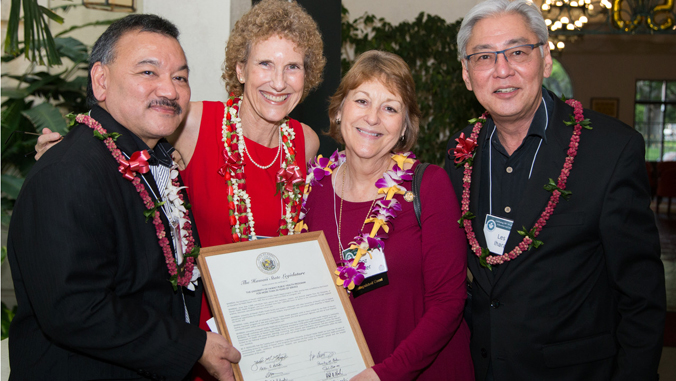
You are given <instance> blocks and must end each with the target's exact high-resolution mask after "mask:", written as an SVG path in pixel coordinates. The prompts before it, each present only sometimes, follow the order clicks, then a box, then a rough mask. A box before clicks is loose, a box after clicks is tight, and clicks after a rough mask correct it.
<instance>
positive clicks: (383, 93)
mask: <svg viewBox="0 0 676 381" xmlns="http://www.w3.org/2000/svg"><path fill="white" fill-rule="evenodd" d="M337 117H338V119H341V124H340V132H341V135H342V137H343V141H344V142H345V151H346V153H347V155H348V158H349V157H350V156H351V155H355V156H356V157H358V158H360V159H365V160H389V157H390V156H389V155H390V152H391V151H392V149H393V148H394V146H395V145H396V144H397V140H399V139H400V138H401V137H402V136H403V135H404V130H405V118H406V110H405V109H404V102H403V101H402V98H401V96H399V95H396V94H393V93H391V92H390V90H389V89H388V88H387V87H386V86H385V84H384V83H382V82H380V81H377V80H372V81H369V82H364V83H362V84H361V85H359V86H358V87H357V88H356V89H353V90H350V91H349V92H348V93H347V96H346V97H345V99H344V100H343V106H342V108H341V110H340V111H339V112H338V115H337Z"/></svg>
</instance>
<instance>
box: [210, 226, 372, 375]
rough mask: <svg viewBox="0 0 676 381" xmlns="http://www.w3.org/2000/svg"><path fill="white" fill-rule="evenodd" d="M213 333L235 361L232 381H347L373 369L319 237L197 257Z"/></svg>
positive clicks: (295, 237) (241, 245)
mask: <svg viewBox="0 0 676 381" xmlns="http://www.w3.org/2000/svg"><path fill="white" fill-rule="evenodd" d="M198 260H199V266H200V270H201V272H202V276H203V279H204V282H205V289H206V292H207V297H208V299H209V304H210V305H211V308H212V311H213V313H214V317H215V319H216V323H217V326H218V330H219V332H220V333H221V334H222V335H223V336H225V337H226V338H227V339H228V340H229V341H230V342H231V343H232V345H233V346H234V347H235V348H237V349H238V350H239V351H240V352H241V353H242V359H241V361H240V362H239V364H236V365H234V366H233V370H234V372H235V378H236V379H237V380H246V381H255V380H260V381H264V380H283V379H287V380H291V379H293V380H319V379H321V380H335V381H339V380H349V379H350V378H351V377H353V376H355V375H356V374H358V373H359V372H361V371H362V370H364V369H366V368H368V367H370V366H372V365H373V360H372V358H371V354H370V352H369V350H368V347H367V346H366V342H365V341H364V336H363V334H362V331H361V329H360V327H359V323H358V322H357V319H356V317H355V315H354V310H353V309H352V305H351V304H350V301H349V299H348V296H347V294H346V293H345V292H344V291H343V290H342V288H340V287H338V286H336V284H335V281H334V275H333V270H334V269H335V266H336V264H335V262H334V260H333V257H332V256H331V251H330V249H329V247H328V244H327V243H326V239H325V238H324V233H322V232H313V233H305V234H296V235H293V236H286V237H278V238H270V239H265V240H257V241H251V242H241V243H235V244H228V245H222V246H216V247H210V248H205V249H202V251H201V252H200V256H199V259H198Z"/></svg>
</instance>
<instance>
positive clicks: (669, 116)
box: [634, 80, 676, 161]
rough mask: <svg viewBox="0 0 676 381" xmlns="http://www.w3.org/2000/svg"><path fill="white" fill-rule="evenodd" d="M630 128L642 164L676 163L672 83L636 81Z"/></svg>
mask: <svg viewBox="0 0 676 381" xmlns="http://www.w3.org/2000/svg"><path fill="white" fill-rule="evenodd" d="M634 128H636V130H637V131H639V132H640V133H641V134H643V139H645V148H646V149H645V151H646V152H645V154H646V157H645V159H646V161H676V81H646V80H640V81H636V102H635V104H634Z"/></svg>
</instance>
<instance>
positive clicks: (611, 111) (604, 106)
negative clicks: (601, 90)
mask: <svg viewBox="0 0 676 381" xmlns="http://www.w3.org/2000/svg"><path fill="white" fill-rule="evenodd" d="M619 104H620V98H592V99H591V109H592V110H594V111H598V112H600V113H601V114H606V115H609V116H612V117H613V118H617V115H618V109H619Z"/></svg>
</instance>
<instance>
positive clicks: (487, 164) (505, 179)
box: [477, 89, 554, 253]
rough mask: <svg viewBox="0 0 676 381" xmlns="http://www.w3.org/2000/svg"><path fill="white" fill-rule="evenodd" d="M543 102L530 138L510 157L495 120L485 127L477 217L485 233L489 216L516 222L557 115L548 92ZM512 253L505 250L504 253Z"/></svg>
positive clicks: (544, 94) (538, 110) (528, 136)
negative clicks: (554, 113)
mask: <svg viewBox="0 0 676 381" xmlns="http://www.w3.org/2000/svg"><path fill="white" fill-rule="evenodd" d="M542 99H543V102H541V103H540V107H538V109H537V111H536V112H535V116H534V117H533V121H532V122H531V125H530V128H529V129H528V134H527V135H526V137H525V138H524V139H523V141H522V142H521V145H520V146H519V148H517V149H516V150H515V151H514V152H513V153H512V155H511V156H510V155H509V154H507V151H506V150H505V148H504V147H503V145H502V143H500V139H498V133H497V131H496V130H495V128H496V127H495V123H494V122H493V120H492V119H488V120H487V121H486V123H485V125H484V128H486V132H487V133H486V138H485V139H484V141H482V142H479V144H482V150H481V152H482V153H481V154H482V157H481V163H482V164H481V182H480V184H481V185H480V189H479V200H480V201H479V215H478V216H477V218H478V219H479V222H480V226H481V227H482V229H483V224H484V221H485V220H486V214H489V213H490V214H492V215H494V216H498V217H502V218H506V219H508V220H512V221H514V216H515V215H516V207H517V206H518V205H519V202H520V201H521V195H522V194H523V191H524V189H525V188H526V184H527V182H528V180H529V178H530V172H531V169H532V167H533V164H534V163H535V160H537V152H538V150H539V148H540V145H541V144H545V143H546V142H547V136H546V131H547V125H548V123H549V119H550V118H551V117H552V113H553V111H554V101H553V99H552V98H551V96H550V95H549V92H547V90H545V89H543V90H542ZM489 175H492V176H489ZM491 201H492V202H491ZM512 228H513V229H512V232H511V234H518V233H517V232H516V231H517V230H520V229H521V226H513V227H512ZM512 249H513V248H512V247H505V253H508V252H510V251H511V250H512Z"/></svg>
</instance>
